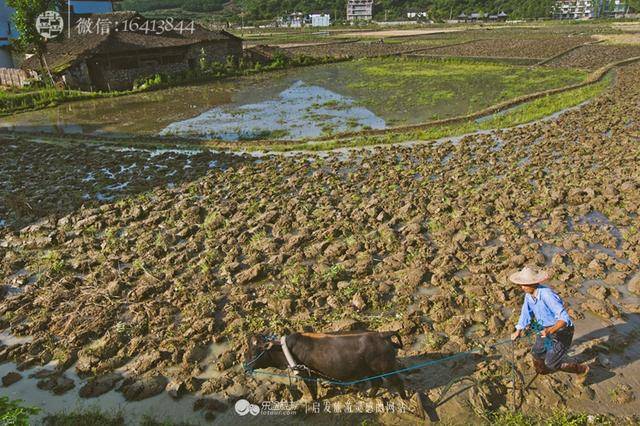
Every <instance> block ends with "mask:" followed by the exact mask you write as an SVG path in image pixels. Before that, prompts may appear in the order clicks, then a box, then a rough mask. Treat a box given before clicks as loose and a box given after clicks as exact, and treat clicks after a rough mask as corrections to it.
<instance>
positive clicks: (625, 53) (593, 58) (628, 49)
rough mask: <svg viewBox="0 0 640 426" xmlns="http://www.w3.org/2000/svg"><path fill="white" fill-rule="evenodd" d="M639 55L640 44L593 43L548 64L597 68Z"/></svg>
mask: <svg viewBox="0 0 640 426" xmlns="http://www.w3.org/2000/svg"><path fill="white" fill-rule="evenodd" d="M636 57H640V45H639V46H636V45H610V44H595V45H590V46H582V47H579V48H578V49H576V50H574V51H572V52H569V53H567V54H566V55H563V56H560V57H559V58H556V59H554V60H552V61H551V62H549V63H548V64H547V65H548V66H553V67H567V68H586V69H597V68H600V67H603V66H605V65H607V64H609V63H611V62H616V61H621V60H623V59H626V58H636Z"/></svg>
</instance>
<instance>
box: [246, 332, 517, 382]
mask: <svg viewBox="0 0 640 426" xmlns="http://www.w3.org/2000/svg"><path fill="white" fill-rule="evenodd" d="M509 342H511V339H505V340H501V341H499V342H496V343H494V344H492V345H490V346H489V347H491V348H495V347H497V346H500V345H503V344H505V343H509ZM263 353H264V351H263V352H262V353H260V354H259V355H258V356H257V357H256V358H254V359H253V360H251V361H249V362H248V363H246V364H245V368H244V370H245V372H246V373H249V374H262V375H265V376H271V377H285V378H287V377H289V376H288V375H285V374H279V373H270V372H267V371H255V370H253V369H250V368H248V367H249V366H250V365H252V364H254V363H255V362H256V361H257V359H258V358H259V357H260V356H262V354H263ZM477 354H480V351H479V350H477V349H475V350H471V351H464V352H458V353H455V354H453V355H449V356H446V357H444V358H439V359H435V360H429V361H426V362H423V363H420V364H416V365H412V366H409V367H405V368H400V369H398V370H393V371H390V372H387V373H383V374H377V375H375V376H367V377H364V378H362V379H358V380H351V381H341V380H331V379H322V378H316V377H300V376H297V377H296V378H297V379H300V380H305V381H316V382H317V381H320V380H323V381H325V382H326V383H328V384H331V385H338V386H353V385H356V384H358V383H363V382H368V381H370V380H375V379H383V378H385V377H389V376H393V375H396V374H400V373H406V372H407V371H413V370H418V369H421V368H424V367H427V366H431V365H436V364H440V363H442V362H447V361H451V360H453V359H457V358H461V357H463V356H466V355H477ZM321 374H322V373H321ZM323 375H324V374H323Z"/></svg>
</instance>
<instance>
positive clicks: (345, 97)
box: [2, 58, 586, 141]
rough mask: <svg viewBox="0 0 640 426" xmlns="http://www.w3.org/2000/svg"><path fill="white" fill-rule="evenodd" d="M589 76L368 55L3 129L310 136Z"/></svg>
mask: <svg viewBox="0 0 640 426" xmlns="http://www.w3.org/2000/svg"><path fill="white" fill-rule="evenodd" d="M585 76H586V73H585V72H583V71H574V70H570V69H563V70H552V69H547V68H528V67H523V66H515V65H507V64H499V63H475V62H461V61H438V60H436V61H433V60H425V59H410V58H391V59H389V58H388V59H363V60H358V61H352V62H343V63H336V64H329V65H321V66H313V67H308V68H300V69H293V70H288V71H282V72H274V73H268V74H265V75H261V76H257V77H251V78H241V79H234V80H227V81H222V82H217V83H211V84H204V85H199V86H190V87H178V88H172V89H165V90H160V91H155V92H150V93H139V94H133V95H129V96H122V97H117V98H109V99H95V100H87V101H79V102H72V103H68V104H63V105H60V106H58V107H55V108H49V109H44V110H38V111H32V112H26V113H22V114H16V115H14V116H11V117H6V118H4V119H3V123H2V128H4V129H10V130H16V131H20V130H24V131H30V132H38V131H42V132H50V133H51V132H53V133H58V134H101V135H104V134H109V135H118V134H120V135H158V134H159V135H165V136H180V137H189V138H203V139H222V140H227V141H228V140H232V141H233V140H256V139H284V140H287V139H289V140H291V139H303V138H312V137H318V136H326V135H332V134H336V133H341V132H347V131H358V130H366V129H382V128H385V127H388V126H395V125H402V124H417V123H422V122H425V121H429V120H433V119H437V118H447V117H452V116H457V115H462V114H467V113H470V112H474V111H477V110H480V109H482V108H485V107H487V106H490V105H492V104H495V103H497V102H500V101H505V100H508V99H512V98H515V97H517V96H520V95H523V94H527V93H532V92H535V91H539V90H544V89H549V88H555V87H562V86H565V85H569V84H572V83H576V82H580V81H582V79H584V77H585Z"/></svg>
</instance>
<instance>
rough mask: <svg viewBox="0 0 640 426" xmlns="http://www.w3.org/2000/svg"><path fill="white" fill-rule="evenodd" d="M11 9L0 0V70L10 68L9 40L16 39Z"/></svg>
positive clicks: (11, 62) (11, 63)
mask: <svg viewBox="0 0 640 426" xmlns="http://www.w3.org/2000/svg"><path fill="white" fill-rule="evenodd" d="M12 15H13V9H12V8H10V7H9V6H7V4H6V2H5V0H0V68H12V67H13V66H14V65H13V59H12V57H11V41H10V39H12V38H16V37H18V32H17V31H16V28H15V27H14V25H13V22H11V16H12Z"/></svg>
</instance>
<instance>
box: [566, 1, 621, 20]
mask: <svg viewBox="0 0 640 426" xmlns="http://www.w3.org/2000/svg"><path fill="white" fill-rule="evenodd" d="M628 10H629V5H628V4H627V2H626V0H557V1H556V4H555V7H554V9H553V17H554V18H555V19H591V18H622V17H624V16H625V15H626V14H627V12H628Z"/></svg>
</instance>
